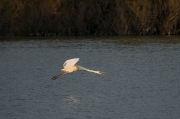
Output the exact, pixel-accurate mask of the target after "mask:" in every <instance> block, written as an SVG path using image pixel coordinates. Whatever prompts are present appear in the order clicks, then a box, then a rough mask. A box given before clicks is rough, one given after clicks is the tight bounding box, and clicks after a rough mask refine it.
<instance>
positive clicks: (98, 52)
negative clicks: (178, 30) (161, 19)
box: [0, 36, 180, 119]
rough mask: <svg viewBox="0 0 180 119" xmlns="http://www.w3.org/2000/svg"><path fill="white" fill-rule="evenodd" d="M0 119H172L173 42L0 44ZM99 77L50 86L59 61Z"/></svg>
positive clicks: (177, 91) (178, 47) (178, 83)
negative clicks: (72, 63)
mask: <svg viewBox="0 0 180 119" xmlns="http://www.w3.org/2000/svg"><path fill="white" fill-rule="evenodd" d="M1 41H2V42H1V43H0V76H1V78H0V118H2V119H33V118H34V119H152V118H156V119H177V118H179V117H180V80H179V79H180V67H179V64H180V60H179V59H180V37H179V36H154V37H149V36H140V37H139V36H127V37H124V36H121V37H46V38H42V37H40V38H37V37H32V38H27V37H25V38H17V37H16V38H1ZM76 57H79V58H80V61H79V62H78V65H80V66H83V67H87V68H89V69H94V70H100V71H104V72H105V73H106V74H105V75H104V76H101V75H97V74H94V73H89V72H85V71H78V72H75V73H72V74H69V75H65V76H63V77H60V78H59V79H57V80H55V81H54V80H51V78H52V76H54V75H58V74H59V73H60V71H61V69H62V68H63V67H62V64H63V63H64V61H65V60H67V59H70V58H76Z"/></svg>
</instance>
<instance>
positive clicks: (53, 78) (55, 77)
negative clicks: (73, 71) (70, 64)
mask: <svg viewBox="0 0 180 119" xmlns="http://www.w3.org/2000/svg"><path fill="white" fill-rule="evenodd" d="M64 74H65V73H62V74H59V75H57V76H53V77H52V80H56V79H57V78H59V77H60V76H63V75H64Z"/></svg>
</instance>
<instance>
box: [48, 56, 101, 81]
mask: <svg viewBox="0 0 180 119" xmlns="http://www.w3.org/2000/svg"><path fill="white" fill-rule="evenodd" d="M78 61H79V58H73V59H69V60H67V61H65V62H64V64H63V67H64V69H62V70H61V71H62V74H59V75H57V76H53V78H52V79H53V80H55V79H57V78H58V77H60V76H63V75H65V74H69V73H72V72H75V71H77V70H85V71H88V72H93V73H96V74H101V75H104V72H101V71H95V70H91V69H87V68H84V67H81V66H78V65H76V63H77V62H78Z"/></svg>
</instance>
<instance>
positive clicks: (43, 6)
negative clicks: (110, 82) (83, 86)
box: [0, 0, 180, 35]
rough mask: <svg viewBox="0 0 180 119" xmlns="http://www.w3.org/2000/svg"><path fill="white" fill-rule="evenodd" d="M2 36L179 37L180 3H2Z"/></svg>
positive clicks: (53, 0)
mask: <svg viewBox="0 0 180 119" xmlns="http://www.w3.org/2000/svg"><path fill="white" fill-rule="evenodd" d="M0 3H1V4H0V21H1V22H0V35H112V34H113V35H114V34H115V35H126V34H143V35H144V34H145V35H146V34H147V35H156V34H180V7H179V6H180V0H166V1H165V0H143V1H142V0H0Z"/></svg>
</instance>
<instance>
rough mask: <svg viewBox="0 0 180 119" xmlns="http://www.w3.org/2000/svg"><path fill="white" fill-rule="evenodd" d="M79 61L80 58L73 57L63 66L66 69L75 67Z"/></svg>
mask: <svg viewBox="0 0 180 119" xmlns="http://www.w3.org/2000/svg"><path fill="white" fill-rule="evenodd" d="M78 61H79V58H73V59H69V60H66V61H65V62H64V64H63V67H64V69H69V68H71V67H73V66H74V65H75V64H76V63H77V62H78Z"/></svg>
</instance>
